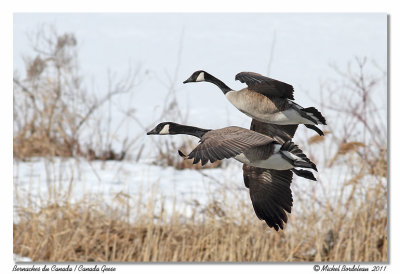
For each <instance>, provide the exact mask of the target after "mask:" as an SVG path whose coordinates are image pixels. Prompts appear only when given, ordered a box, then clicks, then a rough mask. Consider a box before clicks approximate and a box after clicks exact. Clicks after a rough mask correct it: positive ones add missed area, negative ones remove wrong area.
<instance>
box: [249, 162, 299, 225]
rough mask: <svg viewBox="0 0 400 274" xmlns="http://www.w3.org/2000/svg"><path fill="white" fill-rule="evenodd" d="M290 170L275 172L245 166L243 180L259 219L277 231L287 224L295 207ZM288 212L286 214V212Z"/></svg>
mask: <svg viewBox="0 0 400 274" xmlns="http://www.w3.org/2000/svg"><path fill="white" fill-rule="evenodd" d="M292 177H293V173H292V171H290V170H273V169H264V168H257V167H252V166H249V165H243V178H244V183H245V185H246V187H248V188H249V191H250V198H251V201H252V203H253V208H254V211H255V213H256V215H257V217H258V218H259V219H261V220H264V221H265V222H266V223H267V225H268V226H269V227H273V228H274V229H275V230H276V231H278V230H279V228H280V229H283V223H286V222H287V215H286V212H288V213H290V212H291V207H292V205H293V197H292V192H291V190H290V183H291V182H292ZM285 211H286V212H285Z"/></svg>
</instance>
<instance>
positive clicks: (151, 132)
mask: <svg viewBox="0 0 400 274" xmlns="http://www.w3.org/2000/svg"><path fill="white" fill-rule="evenodd" d="M155 134H157V133H156V131H155V129H152V130H150V131H149V132H147V135H155Z"/></svg>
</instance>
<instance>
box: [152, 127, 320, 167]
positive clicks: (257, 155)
mask: <svg viewBox="0 0 400 274" xmlns="http://www.w3.org/2000/svg"><path fill="white" fill-rule="evenodd" d="M147 134H148V135H165V134H170V135H172V134H188V135H192V136H196V137H198V138H200V144H199V145H198V146H197V147H196V148H195V149H194V150H193V151H192V152H190V153H189V155H188V156H187V158H188V159H193V163H194V164H196V163H198V162H200V161H201V164H202V165H205V164H206V163H207V162H208V161H210V162H211V163H213V162H215V161H216V160H222V159H229V158H234V159H236V160H237V161H239V162H242V163H244V164H247V165H251V166H254V167H260V168H266V169H275V170H290V169H294V168H297V167H304V168H312V169H314V170H317V169H316V167H315V164H314V163H312V162H311V161H310V160H309V159H308V158H307V157H306V156H305V155H304V154H303V152H302V151H301V150H300V149H299V148H298V147H297V145H295V144H294V143H293V142H290V141H288V142H286V143H284V144H280V143H279V142H277V141H276V140H275V139H273V138H271V137H269V136H266V135H264V134H261V133H258V132H254V131H252V130H248V129H245V128H241V127H236V126H231V127H226V128H222V129H217V130H208V129H201V128H197V127H191V126H185V125H180V124H176V123H172V122H164V123H160V124H159V125H157V126H156V127H155V128H154V129H153V130H151V131H149V132H148V133H147ZM180 154H182V155H183V153H180Z"/></svg>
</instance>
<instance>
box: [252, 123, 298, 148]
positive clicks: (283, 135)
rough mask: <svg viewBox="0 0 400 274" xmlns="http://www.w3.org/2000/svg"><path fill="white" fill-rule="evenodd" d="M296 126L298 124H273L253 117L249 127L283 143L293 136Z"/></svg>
mask: <svg viewBox="0 0 400 274" xmlns="http://www.w3.org/2000/svg"><path fill="white" fill-rule="evenodd" d="M297 126H298V125H275V124H269V123H263V122H260V121H257V120H255V119H253V120H252V121H251V126H250V129H251V130H254V131H256V132H259V133H261V134H265V135H267V136H269V137H271V138H274V139H275V140H277V141H278V142H279V143H281V144H283V143H284V142H286V141H289V140H291V139H292V138H293V136H294V134H295V133H296V130H297Z"/></svg>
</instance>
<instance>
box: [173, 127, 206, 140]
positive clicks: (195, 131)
mask: <svg viewBox="0 0 400 274" xmlns="http://www.w3.org/2000/svg"><path fill="white" fill-rule="evenodd" d="M208 131H210V129H203V128H198V127H191V126H185V125H180V124H174V126H173V127H171V128H170V129H169V134H187V135H192V136H195V137H198V138H201V137H202V136H203V135H204V134H205V133H206V132H208Z"/></svg>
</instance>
